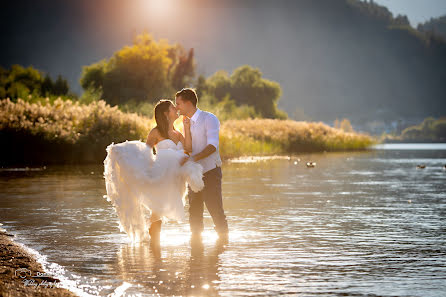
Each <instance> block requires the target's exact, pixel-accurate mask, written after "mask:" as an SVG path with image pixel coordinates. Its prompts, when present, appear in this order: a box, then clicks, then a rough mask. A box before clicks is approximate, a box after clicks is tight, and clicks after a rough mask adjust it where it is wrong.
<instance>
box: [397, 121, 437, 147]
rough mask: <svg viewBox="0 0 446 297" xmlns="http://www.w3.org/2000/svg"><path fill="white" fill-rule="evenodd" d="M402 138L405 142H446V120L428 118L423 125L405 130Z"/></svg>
mask: <svg viewBox="0 0 446 297" xmlns="http://www.w3.org/2000/svg"><path fill="white" fill-rule="evenodd" d="M400 138H401V140H403V141H404V140H405V141H416V142H426V141H427V142H444V141H446V119H445V118H442V119H438V120H436V119H434V118H432V117H429V118H426V119H424V121H423V122H422V123H421V124H419V125H416V126H410V127H408V128H406V129H404V130H403V132H402V133H401V137H400Z"/></svg>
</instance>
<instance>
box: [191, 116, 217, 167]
mask: <svg viewBox="0 0 446 297" xmlns="http://www.w3.org/2000/svg"><path fill="white" fill-rule="evenodd" d="M205 128H206V141H207V146H206V147H205V148H204V149H203V150H202V151H201V152H199V153H198V154H196V155H194V156H193V160H194V161H198V160H201V159H204V158H206V157H208V156H210V155H211V154H213V153H214V152H216V151H217V150H218V144H219V132H220V122H219V120H218V119H217V117H216V116H215V115H211V116H208V117H207V119H206V121H205Z"/></svg>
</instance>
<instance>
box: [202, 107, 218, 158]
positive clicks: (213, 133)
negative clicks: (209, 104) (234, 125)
mask: <svg viewBox="0 0 446 297" xmlns="http://www.w3.org/2000/svg"><path fill="white" fill-rule="evenodd" d="M205 123H206V141H207V144H208V145H209V144H211V145H213V146H214V147H215V149H216V150H217V151H218V144H219V139H218V137H219V132H220V121H219V120H218V118H217V117H216V116H215V115H213V114H209V115H208V116H207V117H206V121H205Z"/></svg>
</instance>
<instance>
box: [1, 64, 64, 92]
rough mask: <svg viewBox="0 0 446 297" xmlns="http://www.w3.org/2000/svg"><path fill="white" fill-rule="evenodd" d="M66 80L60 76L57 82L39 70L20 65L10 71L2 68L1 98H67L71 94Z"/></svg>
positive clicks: (12, 67) (14, 66) (13, 66)
mask: <svg viewBox="0 0 446 297" xmlns="http://www.w3.org/2000/svg"><path fill="white" fill-rule="evenodd" d="M69 89H70V87H69V85H68V82H67V80H66V79H64V78H63V77H62V76H61V75H59V76H58V77H57V79H56V81H55V82H53V80H52V79H51V77H50V76H49V75H48V74H46V75H44V74H43V73H42V72H40V71H39V70H37V69H35V68H33V67H32V66H30V67H27V68H25V67H23V66H20V65H12V66H11V68H10V69H5V68H2V67H0V98H2V99H3V98H11V100H13V101H15V100H17V99H18V98H22V99H24V100H27V99H28V96H29V95H32V96H33V97H39V96H66V95H67V94H68V92H69Z"/></svg>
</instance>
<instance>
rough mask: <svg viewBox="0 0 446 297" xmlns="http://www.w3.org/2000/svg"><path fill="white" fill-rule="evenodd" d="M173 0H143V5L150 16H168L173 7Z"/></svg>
mask: <svg viewBox="0 0 446 297" xmlns="http://www.w3.org/2000/svg"><path fill="white" fill-rule="evenodd" d="M174 2H175V1H174V0H143V6H144V10H145V11H147V12H148V13H149V15H150V16H152V17H168V16H169V14H171V12H172V9H173V8H174Z"/></svg>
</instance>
